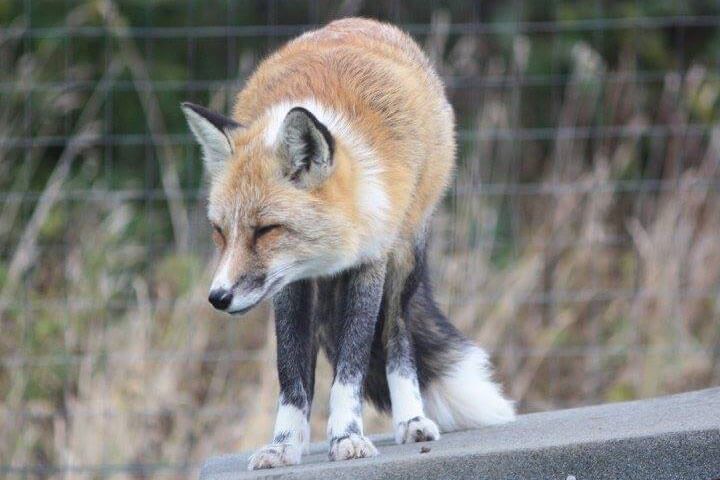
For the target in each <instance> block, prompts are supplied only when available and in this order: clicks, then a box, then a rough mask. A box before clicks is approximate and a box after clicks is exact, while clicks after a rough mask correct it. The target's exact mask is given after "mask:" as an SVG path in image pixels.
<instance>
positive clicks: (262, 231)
mask: <svg viewBox="0 0 720 480" xmlns="http://www.w3.org/2000/svg"><path fill="white" fill-rule="evenodd" d="M279 228H282V225H280V224H278V223H273V224H271V225H263V226H262V227H255V240H257V239H258V238H260V237H262V236H264V235H267V234H268V233H270V232H272V231H274V230H277V229H279Z"/></svg>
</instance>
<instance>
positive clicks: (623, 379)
mask: <svg viewBox="0 0 720 480" xmlns="http://www.w3.org/2000/svg"><path fill="white" fill-rule="evenodd" d="M348 15H363V16H369V17H375V18H379V19H384V20H387V21H391V22H393V23H396V24H398V25H400V26H401V27H403V28H404V29H406V30H407V31H408V32H410V33H411V34H412V35H413V37H414V38H415V39H416V40H417V41H418V42H419V43H420V44H421V45H422V46H423V47H424V49H425V50H426V52H427V53H428V55H429V56H430V58H431V59H432V60H433V62H434V63H435V65H436V66H437V69H438V70H439V72H440V73H441V74H442V76H443V78H444V79H445V82H446V85H447V91H448V95H449V97H450V99H451V102H452V103H453V105H454V107H455V110H456V112H457V116H458V128H457V135H458V141H459V146H460V148H459V156H458V169H457V176H456V179H455V182H454V184H453V185H452V188H451V191H450V192H449V194H448V195H447V198H446V200H445V201H444V203H443V205H442V207H441V208H440V210H439V212H438V213H437V215H436V217H435V221H434V225H433V231H434V234H433V240H432V244H431V255H430V257H431V265H432V271H433V278H434V279H435V285H436V288H437V293H438V297H439V301H440V304H441V306H442V308H443V310H445V311H446V312H447V313H448V314H449V315H450V317H451V318H452V319H453V321H454V323H455V324H456V325H457V326H458V327H459V328H460V329H462V330H463V331H464V332H466V333H467V334H469V335H470V336H472V337H473V338H474V339H476V340H477V342H478V343H480V344H481V345H483V346H484V347H485V348H487V349H488V350H489V351H490V352H491V353H492V357H493V360H494V362H495V363H496V365H497V376H498V379H499V380H501V381H502V383H503V384H504V385H505V388H506V390H507V392H508V393H509V395H510V396H512V397H513V398H514V399H516V400H517V401H518V405H519V408H520V410H521V411H522V412H532V411H538V410H546V409H554V408H564V407H572V406H578V405H586V404H595V403H600V402H612V401H621V400H629V399H635V398H643V397H650V396H654V395H661V394H667V393H673V392H679V391H684V390H691V389H697V388H703V387H707V386H711V385H718V384H720V362H719V361H718V360H719V357H720V347H719V345H720V321H719V320H720V238H719V237H720V195H719V192H720V189H719V188H718V187H720V172H719V171H718V169H719V168H720V128H719V126H718V118H719V115H720V109H719V106H720V100H719V99H718V97H719V95H720V29H719V28H718V27H719V26H720V2H700V1H697V2H694V1H693V2H687V1H680V0H677V1H674V0H667V1H666V0H650V1H642V2H641V1H603V0H582V1H570V0H547V1H542V2H541V1H522V0H511V1H500V0H497V1H495V0H488V1H477V2H470V1H448V2H440V1H428V2H410V1H399V0H396V1H385V2H383V1H362V0H345V1H342V2H330V1H324V0H309V1H280V0H272V1H266V2H265V1H210V0H204V1H188V2H176V1H169V0H167V1H162V0H154V1H140V0H135V1H109V0H97V1H70V0H56V1H42V0H24V1H16V0H2V1H0V475H4V476H6V477H9V478H23V479H24V478H106V477H112V478H151V477H152V478H155V477H158V478H160V477H164V478H185V477H189V476H192V475H195V474H196V473H197V469H198V467H199V464H200V462H201V461H202V459H203V458H205V457H206V456H208V455H211V454H218V453H227V452H234V451H238V450H240V449H247V448H251V447H254V446H257V445H260V444H262V443H264V442H266V441H268V440H269V438H270V434H271V429H272V423H273V415H274V411H275V401H276V393H277V386H276V373H275V366H274V348H275V347H274V338H273V337H274V332H273V324H272V322H271V314H270V311H269V308H268V307H267V306H263V307H262V308H260V309H258V310H257V311H255V312H252V313H251V314H249V315H246V316H244V317H229V316H225V315H222V314H217V313H215V312H213V311H212V309H211V308H210V307H209V305H208V304H207V300H206V297H207V288H208V285H209V277H210V274H211V272H212V267H213V261H214V256H213V249H212V247H211V242H210V227H209V225H208V224H207V221H206V219H205V212H204V208H205V190H204V189H205V186H206V184H205V181H204V179H203V173H202V165H201V161H200V158H199V153H198V149H197V148H196V146H195V145H194V143H193V141H192V139H191V137H190V135H189V132H188V129H187V128H186V126H185V123H184V119H183V118H182V115H181V112H180V109H179V107H178V104H179V103H180V102H181V101H183V100H191V101H194V102H197V103H201V104H204V105H208V106H210V107H212V108H214V109H217V110H219V111H224V112H229V109H230V106H231V105H232V102H233V97H234V95H235V93H236V92H237V91H238V90H239V89H240V88H242V85H243V82H244V81H245V79H246V78H247V76H248V75H249V74H250V73H251V72H252V71H253V69H254V68H255V66H256V65H257V64H258V63H259V62H260V61H261V60H262V58H263V57H264V56H266V55H267V54H268V53H269V52H272V51H273V50H274V49H276V48H277V47H278V46H280V45H281V44H282V43H284V42H285V41H287V40H288V39H290V38H292V37H294V36H296V35H298V34H299V33H301V32H304V31H306V30H308V29H311V28H313V27H315V26H317V25H321V24H324V23H326V22H328V21H330V20H332V19H335V18H339V17H343V16H348ZM330 379H331V371H330V368H329V367H328V365H327V364H326V363H325V362H321V364H320V366H319V370H318V385H317V396H316V399H317V400H316V401H315V405H314V414H313V434H314V439H316V440H321V439H324V418H325V417H326V414H327V390H328V388H329V383H330ZM367 410H368V411H367V412H366V422H367V430H369V431H370V432H380V431H389V429H390V425H389V422H388V421H387V419H385V418H384V417H381V416H379V415H377V414H376V413H374V412H373V411H372V410H371V409H370V408H368V409H367Z"/></svg>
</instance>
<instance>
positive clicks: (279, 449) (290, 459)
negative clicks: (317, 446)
mask: <svg viewBox="0 0 720 480" xmlns="http://www.w3.org/2000/svg"><path fill="white" fill-rule="evenodd" d="M301 457H302V447H300V446H299V445H292V444H289V443H271V444H270V445H265V446H264V447H262V448H261V449H260V450H258V451H257V452H255V453H254V454H253V455H252V456H251V457H250V461H249V463H248V470H260V469H263V468H275V467H284V466H287V465H297V464H299V463H300V458H301Z"/></svg>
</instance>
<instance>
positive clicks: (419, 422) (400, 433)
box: [395, 417, 440, 443]
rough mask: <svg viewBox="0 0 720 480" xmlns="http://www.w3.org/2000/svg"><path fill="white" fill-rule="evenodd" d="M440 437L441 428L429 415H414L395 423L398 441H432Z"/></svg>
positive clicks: (396, 440) (396, 439)
mask: <svg viewBox="0 0 720 480" xmlns="http://www.w3.org/2000/svg"><path fill="white" fill-rule="evenodd" d="M439 438H440V430H438V427H437V425H435V422H433V421H432V420H430V419H429V418H427V417H414V418H411V419H410V420H407V421H405V422H400V423H398V424H397V425H395V442H396V443H415V442H431V441H433V440H437V439H439Z"/></svg>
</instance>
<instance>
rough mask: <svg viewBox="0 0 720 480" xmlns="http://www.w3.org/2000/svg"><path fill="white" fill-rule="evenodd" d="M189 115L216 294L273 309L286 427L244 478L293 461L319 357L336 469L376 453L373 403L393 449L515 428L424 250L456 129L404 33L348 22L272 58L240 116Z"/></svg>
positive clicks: (244, 98) (300, 446)
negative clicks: (368, 405) (201, 174)
mask: <svg viewBox="0 0 720 480" xmlns="http://www.w3.org/2000/svg"><path fill="white" fill-rule="evenodd" d="M182 108H183V111H184V113H185V115H186V117H187V121H188V123H189V126H190V129H191V130H192V132H193V133H194V135H195V137H196V138H197V140H198V142H199V144H200V146H201V150H202V154H203V158H204V163H205V166H206V170H207V172H208V174H209V177H210V182H211V184H210V192H209V205H208V217H209V220H210V222H211V223H212V226H213V229H214V231H213V238H214V240H215V243H216V244H217V246H218V248H219V250H220V253H221V257H220V262H219V265H218V267H217V271H216V273H215V276H214V279H213V282H212V286H211V289H210V297H209V300H210V302H211V303H212V304H213V306H215V307H216V308H217V309H219V310H223V311H226V312H228V313H231V314H240V313H243V312H246V311H247V310H249V309H251V308H253V307H254V306H256V305H257V304H258V303H259V302H261V301H262V300H263V299H266V298H272V301H273V306H274V311H275V323H276V334H277V345H278V349H277V367H278V377H279V381H280V392H281V393H280V399H279V405H278V412H277V420H276V423H275V430H274V434H273V439H272V443H271V444H269V445H267V446H265V447H263V448H262V449H260V450H259V451H257V452H256V453H255V454H254V455H253V456H252V457H251V459H250V465H249V468H250V469H251V470H253V469H259V468H271V467H277V466H281V465H292V464H297V463H299V462H300V459H301V455H302V452H303V450H304V448H306V447H307V445H308V443H309V440H310V438H309V437H310V435H309V426H308V417H309V415H310V405H311V403H312V399H313V389H314V375H315V361H316V356H317V352H318V349H319V347H322V348H323V350H324V351H325V353H326V354H327V357H328V359H329V360H330V363H331V364H332V365H333V367H334V377H333V383H332V388H331V391H330V415H329V420H328V429H327V434H328V440H329V442H330V452H329V457H330V459H331V460H345V459H351V458H361V457H368V456H373V455H376V454H377V450H376V449H375V447H374V446H373V444H372V442H371V441H370V440H369V439H368V438H367V437H365V436H364V434H363V425H362V415H361V413H362V398H363V396H365V397H367V398H368V399H369V400H370V401H372V402H373V403H374V404H375V405H376V406H377V407H379V408H380V409H382V410H386V411H387V410H390V411H391V412H392V421H393V425H394V429H395V439H396V441H397V442H398V443H408V442H422V441H429V440H436V439H438V438H439V437H440V431H441V430H442V431H450V430H455V429H461V428H469V427H475V426H480V425H490V424H498V423H502V422H507V421H510V420H512V419H513V418H514V415H515V413H514V407H513V403H512V402H510V401H508V400H507V399H506V398H505V397H504V396H503V394H502V392H501V389H500V387H499V386H498V385H497V384H496V383H494V382H493V381H492V379H491V371H490V365H489V361H488V358H487V355H486V354H485V353H484V351H483V350H481V349H480V348H479V347H477V346H475V345H473V344H472V343H471V342H470V341H469V340H468V339H466V338H465V337H464V336H463V335H462V334H461V333H460V332H459V331H458V330H457V329H456V328H455V327H453V325H452V324H451V323H450V322H448V320H447V319H446V318H445V316H443V314H442V313H441V312H440V310H439V309H438V307H437V306H436V304H435V302H434V300H433V295H432V290H431V285H430V281H429V278H428V273H427V270H426V262H425V244H426V238H427V236H428V223H429V217H430V215H431V214H432V212H433V210H434V209H435V207H436V205H437V204H438V201H439V200H440V198H441V196H442V194H443V192H444V191H445V189H446V187H447V185H448V182H449V180H450V178H451V176H452V172H453V168H454V157H455V150H456V146H455V134H454V128H455V127H454V122H455V121H454V115H453V111H452V108H451V106H450V104H449V103H448V100H447V98H446V96H445V92H444V88H443V84H442V82H441V80H440V78H439V77H438V75H437V74H436V73H435V71H434V69H433V67H432V66H431V64H430V62H429V60H428V59H427V57H426V56H425V55H424V54H423V52H422V51H421V49H420V48H419V47H418V45H417V44H416V43H415V42H414V41H413V40H412V39H411V38H410V37H409V36H408V35H407V34H405V33H404V32H402V31H401V30H399V29H398V28H396V27H394V26H391V25H387V24H383V23H380V22H377V21H374V20H368V19H360V18H350V19H344V20H338V21H335V22H332V23H330V24H329V25H327V26H325V27H324V28H321V29H319V30H316V31H312V32H309V33H306V34H304V35H301V36H300V37H298V38H296V39H295V40H293V41H291V42H289V43H288V44H287V45H285V46H284V47H283V48H281V49H280V50H279V51H278V52H276V53H275V54H273V55H272V56H270V57H269V58H267V59H266V60H265V61H263V62H262V63H261V64H260V66H259V67H258V68H257V70H256V71H255V73H254V74H253V75H252V76H251V77H250V79H249V80H248V81H247V84H246V86H245V88H244V89H243V90H242V91H241V92H240V93H239V94H238V96H237V99H236V102H235V108H234V111H233V113H232V117H231V118H227V117H224V116H222V115H220V114H217V113H213V112H211V111H208V110H207V109H205V108H203V107H200V106H197V105H193V104H191V103H184V104H183V105H182Z"/></svg>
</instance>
